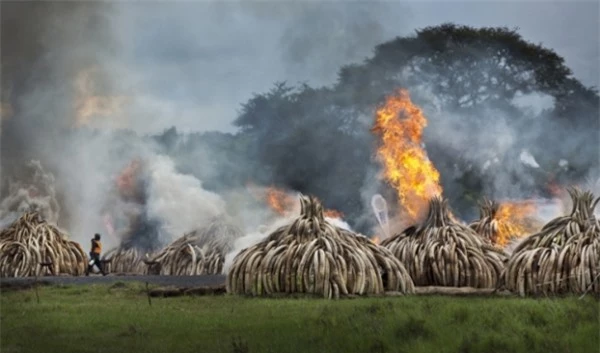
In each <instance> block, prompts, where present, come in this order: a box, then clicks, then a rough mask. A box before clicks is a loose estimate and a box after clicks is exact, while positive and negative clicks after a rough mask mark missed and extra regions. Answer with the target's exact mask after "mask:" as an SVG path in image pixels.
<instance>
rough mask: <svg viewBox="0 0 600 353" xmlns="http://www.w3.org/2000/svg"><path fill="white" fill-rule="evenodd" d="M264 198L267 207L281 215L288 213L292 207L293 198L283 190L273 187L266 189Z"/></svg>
mask: <svg viewBox="0 0 600 353" xmlns="http://www.w3.org/2000/svg"><path fill="white" fill-rule="evenodd" d="M266 198H267V200H266V201H267V204H268V205H269V207H271V209H272V210H273V211H275V212H277V213H278V214H280V215H282V216H284V215H287V214H289V213H290V212H291V209H292V208H293V207H294V199H293V198H292V197H291V196H290V195H288V194H286V193H285V192H284V191H283V190H279V189H277V188H274V187H270V188H268V189H267V195H266Z"/></svg>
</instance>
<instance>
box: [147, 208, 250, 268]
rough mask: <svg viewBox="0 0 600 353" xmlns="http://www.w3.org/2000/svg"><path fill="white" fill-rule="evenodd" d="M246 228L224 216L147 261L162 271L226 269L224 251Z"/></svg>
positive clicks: (230, 248) (229, 249)
mask: <svg viewBox="0 0 600 353" xmlns="http://www.w3.org/2000/svg"><path fill="white" fill-rule="evenodd" d="M242 235H243V232H242V230H241V229H239V228H238V227H236V226H235V225H233V224H231V223H229V222H226V221H225V220H224V219H223V218H221V217H219V218H215V219H213V220H212V221H211V222H210V223H209V224H208V226H206V227H204V228H202V229H199V230H196V231H194V232H192V233H189V234H186V235H184V236H183V237H181V238H179V239H177V240H175V241H174V242H173V243H171V244H169V245H168V246H167V247H166V248H164V249H163V250H162V251H161V252H159V253H158V254H157V255H156V256H154V257H153V258H151V259H150V260H148V261H146V264H147V265H148V266H149V270H148V271H149V272H150V273H155V274H161V275H177V276H185V275H187V276H194V275H214V274H220V273H222V272H223V263H224V261H225V255H226V254H227V253H228V252H229V251H231V250H232V247H233V242H234V241H235V240H236V239H237V238H239V237H241V236H242Z"/></svg>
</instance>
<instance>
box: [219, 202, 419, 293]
mask: <svg viewBox="0 0 600 353" xmlns="http://www.w3.org/2000/svg"><path fill="white" fill-rule="evenodd" d="M300 202H301V214H300V217H299V218H297V219H296V220H295V221H294V222H292V223H291V224H289V225H286V226H283V227H280V228H278V229H277V230H275V231H274V232H273V233H271V234H270V235H269V236H268V237H267V238H266V239H265V240H263V241H262V242H260V243H258V244H256V245H254V246H251V247H249V248H246V249H244V250H242V252H240V253H239V254H238V255H237V256H236V257H235V258H234V260H233V264H232V266H231V267H230V269H229V271H228V276H227V292H228V293H236V294H248V295H255V296H262V295H271V294H274V293H308V294H316V295H319V296H323V297H325V298H338V297H340V296H342V295H348V294H377V293H383V292H384V291H398V292H403V293H412V292H413V290H414V286H413V283H412V281H411V279H410V276H409V275H408V272H407V271H406V269H405V268H404V267H403V266H402V264H401V263H400V262H399V261H398V260H397V259H395V258H394V256H393V255H392V254H391V253H390V252H389V251H388V250H387V249H384V248H382V247H380V246H378V245H376V244H374V243H372V242H371V241H370V240H369V239H367V238H366V237H364V236H359V235H356V234H354V233H351V232H349V231H346V230H344V229H341V228H338V227H335V226H333V225H332V224H330V223H329V222H327V221H326V220H325V219H324V216H323V207H322V206H321V204H320V203H319V201H318V200H317V199H315V198H313V197H304V196H301V197H300Z"/></svg>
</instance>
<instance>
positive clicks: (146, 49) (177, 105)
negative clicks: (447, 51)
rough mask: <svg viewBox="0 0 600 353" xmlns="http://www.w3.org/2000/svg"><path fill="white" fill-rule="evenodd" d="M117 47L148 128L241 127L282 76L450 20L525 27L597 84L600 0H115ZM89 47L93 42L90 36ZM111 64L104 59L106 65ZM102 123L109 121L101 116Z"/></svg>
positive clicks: (336, 63)
mask: <svg viewBox="0 0 600 353" xmlns="http://www.w3.org/2000/svg"><path fill="white" fill-rule="evenodd" d="M112 5H113V6H114V8H113V9H112V10H111V12H110V21H111V26H112V27H111V31H112V35H113V36H114V38H115V40H116V42H117V43H116V49H115V48H113V47H112V46H111V48H110V50H103V49H102V48H98V49H97V55H98V56H99V57H102V58H104V59H103V60H104V62H105V65H104V66H105V67H106V68H108V70H109V71H108V73H107V75H109V76H110V77H111V78H112V81H114V84H113V85H112V86H111V87H113V88H114V89H116V91H115V92H114V94H117V95H124V96H130V97H131V96H133V97H135V98H134V104H132V105H130V107H129V108H128V109H127V111H126V114H125V115H127V117H126V119H127V123H126V125H127V126H128V127H130V128H132V129H134V130H136V131H138V132H140V133H158V132H161V131H163V130H164V129H167V128H169V127H171V126H175V127H176V128H177V129H178V130H179V131H183V132H190V131H210V130H218V131H225V132H234V131H235V130H236V128H235V127H234V126H233V125H232V122H233V120H234V119H235V118H236V116H237V114H238V112H239V109H240V105H241V104H242V103H244V102H246V101H247V100H248V99H249V98H251V97H252V95H253V94H254V93H262V92H265V91H267V90H269V89H270V88H271V87H272V86H273V84H274V83H275V82H276V81H287V82H289V83H291V84H295V83H299V82H307V83H309V84H311V85H314V86H320V85H330V84H332V83H334V82H335V79H336V74H337V72H338V70H339V68H340V67H341V66H342V65H345V64H350V63H357V62H361V61H362V60H364V59H365V58H367V57H369V56H370V55H372V52H373V48H374V46H375V45H377V44H379V43H382V42H385V41H387V40H390V39H393V38H394V37H396V36H403V35H409V34H411V33H414V31H415V30H416V29H419V28H423V27H426V26H434V25H439V24H441V23H444V22H454V23H456V24H462V25H470V26H476V27H479V26H506V27H509V28H515V27H518V28H519V33H520V34H521V35H522V36H523V37H524V38H525V39H526V40H528V41H531V42H534V43H541V44H543V45H544V46H546V47H549V48H552V49H554V50H555V51H556V52H557V53H558V54H559V55H561V56H563V57H564V58H565V59H566V63H567V65H568V66H569V67H570V68H571V69H572V70H573V71H574V74H575V76H576V77H577V78H578V79H580V80H581V81H582V82H583V83H584V84H586V85H594V86H598V85H599V83H600V70H599V62H600V56H599V42H600V40H599V20H598V18H599V7H598V2H597V1H587V2H575V1H570V2H547V1H528V2H516V1H503V2H490V1H471V2H458V1H435V2H434V1H422V2H381V3H375V2H348V1H345V2H341V1H337V2H334V1H328V2H324V1H291V0H290V1H277V2H276V1H261V2H256V1H253V2H250V1H242V2H237V3H234V2H223V1H220V2H205V1H171V2H167V1H162V2H149V1H139V2H130V1H123V2H113V3H112ZM90 45H91V46H93V45H94V44H93V43H90ZM106 63H108V64H106ZM103 123H105V122H103Z"/></svg>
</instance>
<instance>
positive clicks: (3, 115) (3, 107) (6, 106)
mask: <svg viewBox="0 0 600 353" xmlns="http://www.w3.org/2000/svg"><path fill="white" fill-rule="evenodd" d="M12 114H13V111H12V106H11V105H10V103H3V102H0V121H2V120H8V119H10V117H11V116H12Z"/></svg>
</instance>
